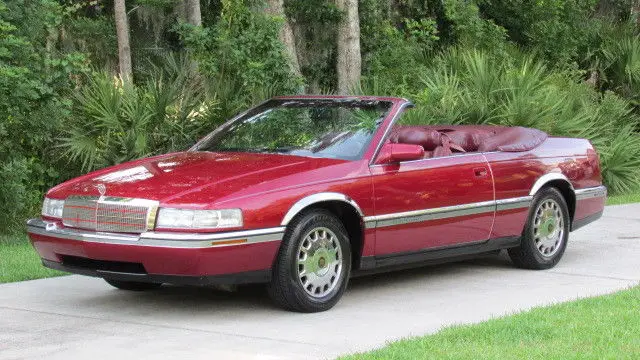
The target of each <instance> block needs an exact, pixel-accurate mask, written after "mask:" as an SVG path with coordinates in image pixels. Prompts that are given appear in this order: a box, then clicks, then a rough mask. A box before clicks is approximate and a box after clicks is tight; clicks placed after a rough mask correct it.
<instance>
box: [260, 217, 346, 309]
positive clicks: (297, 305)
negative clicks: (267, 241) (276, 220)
mask: <svg viewBox="0 0 640 360" xmlns="http://www.w3.org/2000/svg"><path fill="white" fill-rule="evenodd" d="M322 228H326V229H329V230H330V231H331V232H332V233H333V234H332V237H331V238H332V239H334V240H335V241H336V242H337V244H339V246H340V251H341V253H342V255H341V256H340V258H338V256H336V257H335V258H334V260H335V261H337V262H338V263H339V264H340V265H341V271H340V272H339V273H338V274H337V276H336V279H335V284H334V283H333V282H332V283H331V286H332V287H331V288H330V289H329V290H323V291H326V292H327V293H326V294H324V295H323V294H320V295H317V296H312V295H311V294H309V293H308V292H307V291H313V289H314V287H313V286H312V287H311V290H305V286H303V284H302V282H303V280H301V278H302V276H300V278H299V277H298V267H299V266H300V265H299V264H298V259H299V256H302V254H301V252H300V251H302V249H301V246H303V241H305V238H306V237H307V236H308V235H310V234H312V233H313V232H314V231H316V230H318V229H322ZM333 235H335V237H333ZM325 236H327V234H326V233H325ZM330 243H333V241H331V242H330ZM306 244H308V243H306ZM316 252H317V251H316ZM309 254H311V252H309ZM313 254H314V255H315V252H314V253H313ZM319 255H320V254H319ZM307 256H309V255H307ZM314 259H315V258H314ZM319 260H322V258H321V259H319ZM318 264H320V262H318ZM322 264H325V263H324V261H323V262H322ZM325 266H326V265H325ZM325 268H327V269H337V268H336V267H335V266H334V267H331V265H328V266H326V267H325ZM318 271H322V268H320V269H318ZM350 274H351V246H350V242H349V237H348V235H347V232H346V230H345V228H344V226H343V224H342V223H341V222H340V220H338V219H337V218H336V217H335V216H334V215H333V214H332V213H331V212H329V211H326V210H322V209H315V210H311V211H307V212H304V213H302V214H300V215H298V216H297V217H296V218H295V219H294V220H292V221H291V223H290V224H289V226H288V227H287V231H286V232H285V236H284V239H283V241H282V244H281V246H280V250H279V252H278V257H277V259H276V262H275V264H274V266H273V273H272V278H271V282H270V283H269V284H267V291H268V293H269V296H270V297H271V299H272V300H273V301H274V302H275V303H276V304H277V305H278V306H280V307H282V308H284V309H286V310H290V311H297V312H305V313H311V312H320V311H326V310H329V309H331V308H332V307H333V306H334V305H335V304H336V303H337V302H338V300H340V297H342V294H343V293H344V291H345V289H346V288H347V283H348V281H349V276H350ZM325 278H326V277H325Z"/></svg>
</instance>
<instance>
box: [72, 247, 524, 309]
mask: <svg viewBox="0 0 640 360" xmlns="http://www.w3.org/2000/svg"><path fill="white" fill-rule="evenodd" d="M506 267H512V265H511V262H510V261H509V260H508V258H507V257H506V256H505V255H504V254H501V255H491V256H485V257H480V258H477V259H473V260H466V261H461V262H455V263H447V264H441V265H433V266H424V267H418V268H412V269H406V270H397V271H392V272H387V273H379V274H372V275H365V276H360V277H355V278H352V279H351V280H350V283H349V289H348V290H347V293H346V294H345V295H346V296H347V297H348V296H349V294H350V293H351V294H352V295H358V296H362V295H364V296H366V295H367V294H372V293H375V292H380V291H385V290H391V289H398V288H400V287H405V286H411V285H413V284H416V283H422V284H424V282H425V281H429V280H432V281H434V282H435V281H439V282H442V281H444V282H446V281H447V278H451V277H453V276H459V275H465V274H469V275H472V274H474V273H477V271H478V268H482V269H490V268H495V269H500V268H506ZM82 302H86V306H88V307H103V306H104V307H107V308H112V307H120V306H123V307H126V308H127V309H128V310H129V311H132V312H134V313H138V314H141V312H143V311H146V310H145V309H147V308H148V307H149V306H150V305H151V306H152V307H153V308H154V309H155V311H158V312H162V311H172V312H182V311H185V312H188V313H194V314H200V313H203V314H204V313H207V314H211V313H212V312H226V311H233V310H235V309H239V310H242V309H243V310H249V309H261V310H267V311H269V310H276V311H278V310H279V309H278V308H276V307H275V306H274V305H273V304H272V302H271V301H270V299H269V297H268V296H267V293H266V290H265V285H262V284H257V285H244V286H239V287H237V288H235V289H233V290H231V291H228V290H221V289H220V288H216V287H190V286H172V285H165V286H163V287H162V288H160V289H158V290H153V291H148V292H125V291H119V290H116V289H113V291H108V292H107V293H106V294H105V293H102V294H101V296H99V297H98V296H92V297H90V298H84V299H81V300H80V299H79V303H78V304H77V305H78V306H83V304H82ZM136 308H137V309H138V310H135V309H136Z"/></svg>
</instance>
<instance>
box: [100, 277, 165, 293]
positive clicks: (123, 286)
mask: <svg viewBox="0 0 640 360" xmlns="http://www.w3.org/2000/svg"><path fill="white" fill-rule="evenodd" d="M104 281H106V282H107V283H108V284H109V285H111V286H113V287H115V288H118V289H120V290H128V291H147V290H154V289H157V288H159V287H160V286H162V284H158V283H150V282H138V281H121V280H113V279H104Z"/></svg>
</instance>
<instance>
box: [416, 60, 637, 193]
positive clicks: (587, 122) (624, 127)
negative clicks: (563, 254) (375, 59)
mask: <svg viewBox="0 0 640 360" xmlns="http://www.w3.org/2000/svg"><path fill="white" fill-rule="evenodd" d="M420 83H421V85H422V90H420V91H418V92H416V93H415V94H413V96H412V98H413V99H414V100H415V102H416V105H417V106H418V109H417V111H416V112H414V114H412V115H411V116H412V117H411V118H409V119H407V121H408V122H409V123H410V122H411V120H412V119H416V121H418V119H419V121H420V122H421V123H424V122H425V119H426V121H427V122H429V123H433V124H437V123H441V124H442V123H451V124H458V123H471V124H498V125H508V126H527V127H534V128H538V129H541V130H543V131H546V132H548V133H549V134H552V135H557V136H569V137H583V138H587V139H590V140H591V141H592V142H593V144H594V145H595V146H596V148H597V149H598V150H599V152H600V154H601V158H602V168H603V175H604V179H605V182H606V184H607V185H608V186H609V187H610V190H611V192H612V193H619V192H626V191H630V190H632V189H635V188H637V187H638V186H640V166H638V161H639V160H638V159H640V142H639V140H638V139H639V136H638V134H637V133H636V132H635V129H637V128H638V126H639V125H638V124H640V121H639V119H638V116H637V115H635V114H634V113H633V112H632V107H631V104H630V103H629V102H628V101H627V100H624V99H622V98H620V97H618V96H616V95H615V94H613V93H611V92H608V93H605V94H603V95H601V94H600V93H598V92H597V91H595V90H594V89H593V88H591V87H590V86H588V85H586V84H584V83H582V82H581V81H580V79H578V78H576V77H574V76H572V75H569V74H566V73H554V72H551V71H549V70H548V69H547V67H546V66H545V65H544V63H542V62H540V61H539V60H536V58H535V57H534V56H531V55H522V54H521V55H517V56H512V57H500V56H495V55H491V54H487V53H485V52H482V51H469V50H460V49H454V50H451V51H447V52H444V53H443V54H441V55H440V56H439V57H438V58H437V59H436V60H435V61H434V63H433V66H432V68H431V70H430V71H428V72H426V73H425V74H424V75H423V76H422V77H421V79H420Z"/></svg>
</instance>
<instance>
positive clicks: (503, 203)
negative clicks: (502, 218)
mask: <svg viewBox="0 0 640 360" xmlns="http://www.w3.org/2000/svg"><path fill="white" fill-rule="evenodd" d="M532 200H533V196H522V197H517V198H510V199H502V200H496V211H503V210H512V209H520V208H528V207H529V206H530V205H531V201H532Z"/></svg>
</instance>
